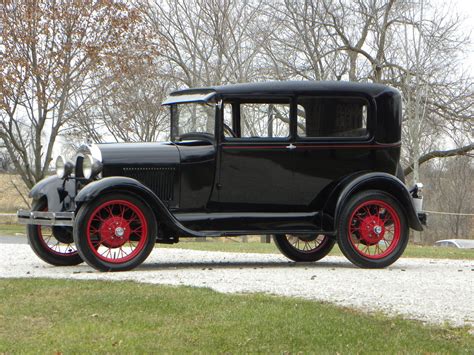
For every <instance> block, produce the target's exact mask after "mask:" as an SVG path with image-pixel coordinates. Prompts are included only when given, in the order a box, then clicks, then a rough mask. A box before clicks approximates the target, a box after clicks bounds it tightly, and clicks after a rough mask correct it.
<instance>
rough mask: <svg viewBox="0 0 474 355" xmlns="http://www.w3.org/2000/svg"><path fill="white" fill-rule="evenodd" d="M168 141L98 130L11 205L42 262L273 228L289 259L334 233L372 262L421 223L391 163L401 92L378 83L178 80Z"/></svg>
mask: <svg viewBox="0 0 474 355" xmlns="http://www.w3.org/2000/svg"><path fill="white" fill-rule="evenodd" d="M163 105H166V106H169V108H170V116H171V134H170V137H171V139H170V141H169V142H163V143H116V144H97V145H92V146H88V147H83V148H82V149H80V151H79V153H78V154H77V157H76V158H75V161H74V162H71V161H69V160H67V159H66V158H64V157H62V156H61V157H59V158H58V159H57V162H56V171H57V176H51V177H48V178H46V179H44V180H43V181H41V182H39V183H38V184H37V185H36V186H35V187H34V188H33V189H32V190H31V193H30V197H31V198H32V199H33V200H34V204H33V208H32V211H19V212H18V218H19V221H20V222H21V223H25V224H28V226H27V229H28V238H29V242H30V244H31V247H32V248H33V250H34V251H35V252H36V254H37V255H38V256H39V257H40V258H41V259H43V260H44V261H46V262H48V263H50V264H53V265H74V264H78V263H81V262H82V261H83V260H84V261H86V262H87V263H88V264H89V265H90V266H92V267H94V268H96V269H98V270H103V271H116V270H129V269H132V268H134V267H136V266H137V265H140V264H141V263H142V262H143V261H144V260H145V259H146V258H147V256H148V255H149V254H150V252H151V251H152V250H153V247H154V245H155V243H177V242H178V241H179V238H184V237H217V236H239V235H273V238H274V242H275V244H276V245H277V246H278V248H279V249H280V251H281V252H282V253H283V254H284V255H286V256H287V257H288V258H290V259H292V260H294V261H305V262H310V261H316V260H319V259H321V258H323V257H324V256H326V255H327V254H328V253H329V251H330V250H331V249H332V248H333V246H334V244H335V242H336V241H337V242H338V244H339V247H340V248H341V250H342V252H343V253H344V255H345V256H346V257H347V258H348V259H349V260H350V261H351V262H352V263H354V264H355V265H357V266H360V267H367V268H381V267H386V266H387V265H390V264H392V263H393V262H394V261H396V260H397V259H398V258H399V257H400V256H401V255H402V253H403V251H404V249H405V247H406V245H407V242H408V237H409V227H411V228H413V229H415V230H417V231H420V230H422V224H421V222H420V221H421V220H423V219H424V217H425V216H424V214H422V212H421V196H420V192H421V190H420V189H421V185H420V186H415V187H413V188H412V189H411V190H409V189H407V187H406V186H405V184H404V182H403V173H402V171H401V169H400V165H399V158H400V144H401V143H400V138H401V115H402V107H401V97H400V94H399V92H398V91H397V90H395V89H393V88H390V87H387V86H383V85H378V84H361V83H351V82H311V81H303V82H301V81H288V82H269V83H252V84H237V85H226V86H214V87H207V88H196V89H187V90H181V91H176V92H173V93H171V94H170V96H169V97H168V99H167V100H166V101H165V102H164V103H163Z"/></svg>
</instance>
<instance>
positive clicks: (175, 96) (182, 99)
mask: <svg viewBox="0 0 474 355" xmlns="http://www.w3.org/2000/svg"><path fill="white" fill-rule="evenodd" d="M215 95H216V92H215V91H214V90H180V91H175V92H173V93H171V95H170V96H168V97H167V99H166V100H165V101H163V103H162V104H161V105H162V106H165V105H173V104H185V103H191V102H197V103H203V104H209V103H211V102H212V101H213V99H214V96H215Z"/></svg>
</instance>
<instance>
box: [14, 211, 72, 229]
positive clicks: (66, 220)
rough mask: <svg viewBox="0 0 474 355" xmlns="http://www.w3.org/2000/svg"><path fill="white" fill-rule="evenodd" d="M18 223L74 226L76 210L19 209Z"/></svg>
mask: <svg viewBox="0 0 474 355" xmlns="http://www.w3.org/2000/svg"><path fill="white" fill-rule="evenodd" d="M17 217H18V223H20V224H36V225H41V226H72V225H73V224H74V212H42V211H26V210H19V211H18V212H17Z"/></svg>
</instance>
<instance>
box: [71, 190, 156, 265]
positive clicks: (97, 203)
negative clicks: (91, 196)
mask: <svg viewBox="0 0 474 355" xmlns="http://www.w3.org/2000/svg"><path fill="white" fill-rule="evenodd" d="M156 228H157V227H156V222H155V217H154V215H153V212H152V211H151V210H150V208H149V207H148V205H146V204H145V203H144V202H143V201H142V200H141V199H138V198H136V197H134V196H131V195H128V194H123V193H110V194H107V195H105V196H103V197H100V198H98V199H95V200H93V201H91V202H88V203H85V204H84V205H82V206H81V208H80V209H79V212H78V213H77V216H76V220H75V227H74V241H75V243H76V245H77V249H78V252H79V254H80V255H81V257H82V258H83V259H84V260H85V261H86V262H87V263H88V264H89V265H90V266H92V267H94V268H95V269H97V270H100V271H125V270H131V269H133V268H135V267H137V266H138V265H140V264H141V263H142V262H143V261H144V260H145V259H146V258H147V257H148V255H149V254H150V253H151V251H152V250H153V247H154V245H155V241H156Z"/></svg>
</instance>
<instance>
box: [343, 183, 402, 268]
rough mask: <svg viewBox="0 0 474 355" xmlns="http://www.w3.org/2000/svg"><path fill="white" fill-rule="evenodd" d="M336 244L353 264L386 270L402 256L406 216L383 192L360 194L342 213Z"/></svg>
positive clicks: (397, 204)
mask: <svg viewBox="0 0 474 355" xmlns="http://www.w3.org/2000/svg"><path fill="white" fill-rule="evenodd" d="M338 243H339V247H340V249H341V251H342V252H343V254H344V255H345V256H346V257H347V258H348V259H349V260H350V261H352V262H353V263H354V264H356V265H358V266H361V267H368V268H380V267H386V266H388V265H390V264H392V263H393V262H395V261H396V260H397V259H398V258H399V257H400V256H401V254H402V253H403V251H404V250H405V247H406V245H407V243H408V226H407V222H406V217H405V213H404V211H403V209H402V208H401V207H400V205H399V203H398V202H397V201H396V200H395V199H394V198H393V197H391V196H389V195H386V194H384V193H383V192H380V191H365V192H362V193H359V194H357V195H356V196H354V197H353V198H352V199H351V200H350V201H349V202H348V203H347V205H346V206H345V208H344V209H343V212H342V214H341V218H340V223H339V235H338Z"/></svg>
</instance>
